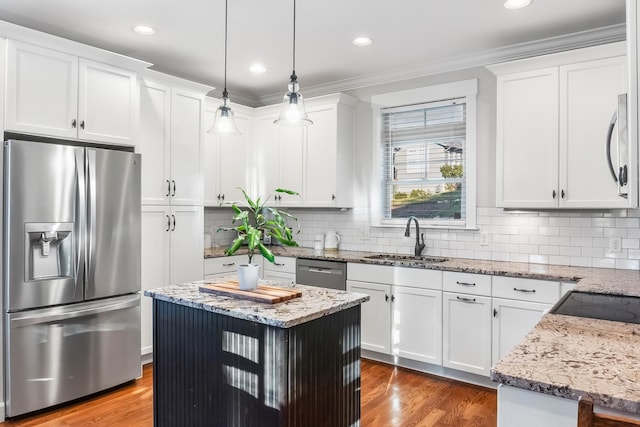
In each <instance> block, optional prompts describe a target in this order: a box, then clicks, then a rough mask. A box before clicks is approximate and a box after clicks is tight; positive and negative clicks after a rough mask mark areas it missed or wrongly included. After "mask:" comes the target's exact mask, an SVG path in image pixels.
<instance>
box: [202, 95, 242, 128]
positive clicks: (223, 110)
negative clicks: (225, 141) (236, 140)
mask: <svg viewBox="0 0 640 427" xmlns="http://www.w3.org/2000/svg"><path fill="white" fill-rule="evenodd" d="M222 99H223V104H222V105H221V106H219V107H218V109H217V110H216V115H215V117H214V118H213V125H211V127H210V128H209V130H208V131H207V133H215V134H218V135H240V130H239V129H238V125H236V119H235V117H234V115H233V110H231V107H228V106H227V101H228V98H222Z"/></svg>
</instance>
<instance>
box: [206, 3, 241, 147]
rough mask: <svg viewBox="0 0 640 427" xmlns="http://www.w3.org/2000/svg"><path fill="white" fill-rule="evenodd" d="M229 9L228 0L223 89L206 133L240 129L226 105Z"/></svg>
mask: <svg viewBox="0 0 640 427" xmlns="http://www.w3.org/2000/svg"><path fill="white" fill-rule="evenodd" d="M228 10H229V0H225V2H224V90H223V91H222V105H221V106H220V107H218V109H217V110H216V115H215V117H214V118H213V125H211V128H210V129H209V130H208V131H207V133H215V134H220V135H239V134H240V131H239V130H238V126H237V125H236V119H235V117H234V115H233V111H232V110H231V107H229V106H227V102H229V93H228V92H227V15H228Z"/></svg>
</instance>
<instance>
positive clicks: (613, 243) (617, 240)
mask: <svg viewBox="0 0 640 427" xmlns="http://www.w3.org/2000/svg"><path fill="white" fill-rule="evenodd" d="M609 252H615V253H619V252H622V237H609Z"/></svg>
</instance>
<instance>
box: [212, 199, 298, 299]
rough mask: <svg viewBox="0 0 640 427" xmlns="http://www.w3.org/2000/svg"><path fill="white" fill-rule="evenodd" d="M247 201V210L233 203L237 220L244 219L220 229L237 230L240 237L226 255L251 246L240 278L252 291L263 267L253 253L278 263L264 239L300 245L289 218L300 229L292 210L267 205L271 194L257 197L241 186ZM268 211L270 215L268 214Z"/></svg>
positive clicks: (234, 220) (242, 283)
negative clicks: (245, 246)
mask: <svg viewBox="0 0 640 427" xmlns="http://www.w3.org/2000/svg"><path fill="white" fill-rule="evenodd" d="M240 191H242V194H243V195H244V198H245V201H246V203H247V206H246V209H244V210H243V209H240V207H238V205H237V204H236V203H233V204H232V205H231V209H233V214H234V215H233V223H236V222H240V224H238V225H237V226H234V227H220V228H218V229H217V231H236V232H237V233H238V236H237V237H236V238H235V239H234V240H233V242H232V243H231V246H229V247H228V248H227V250H226V251H225V252H224V253H225V255H233V254H235V253H236V252H237V251H238V249H240V247H242V245H244V244H246V245H247V255H248V256H249V263H248V264H240V265H239V266H238V280H239V282H240V289H243V290H252V289H255V288H256V286H257V285H258V276H259V268H260V266H259V265H258V264H253V263H252V262H251V261H252V260H253V255H255V254H256V253H258V252H259V253H260V254H262V256H263V257H264V258H265V259H266V260H267V261H269V262H271V263H273V262H275V257H274V255H273V252H271V250H270V249H269V248H268V247H266V246H265V245H264V243H263V238H264V237H265V236H269V237H270V238H271V239H272V241H273V240H275V241H276V242H279V243H280V244H282V245H285V246H298V244H297V243H296V242H295V240H293V230H292V228H291V227H289V226H288V225H287V219H291V220H293V221H295V222H296V225H297V226H298V232H300V231H299V228H300V227H299V224H298V219H297V218H296V217H294V216H293V215H291V214H289V213H288V212H284V211H281V210H280V209H276V208H271V207H265V204H266V203H267V201H268V200H269V199H270V198H271V195H269V196H268V197H267V198H266V199H265V200H264V201H261V200H260V197H258V198H257V199H256V200H253V199H252V198H251V197H249V195H248V194H247V192H246V191H244V190H243V189H240ZM275 192H276V193H285V194H290V195H298V193H296V192H295V191H291V190H285V189H282V188H278V189H276V190H275ZM266 214H269V215H268V216H267V215H266Z"/></svg>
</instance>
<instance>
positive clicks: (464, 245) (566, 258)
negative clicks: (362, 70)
mask: <svg viewBox="0 0 640 427" xmlns="http://www.w3.org/2000/svg"><path fill="white" fill-rule="evenodd" d="M291 213H292V214H293V215H294V216H296V217H298V219H299V222H300V228H301V232H300V234H299V235H298V236H297V238H296V240H297V241H298V243H299V244H300V245H301V246H307V247H310V246H312V244H313V238H314V235H315V234H322V233H325V232H326V231H327V230H329V229H331V230H336V231H337V232H338V234H340V236H341V237H342V240H341V242H340V247H341V248H342V249H347V250H358V251H371V252H389V253H398V254H412V253H413V247H414V244H415V235H414V233H415V231H414V229H412V230H411V233H412V236H411V237H410V238H405V237H404V226H399V227H375V226H372V225H371V219H370V217H371V212H370V209H369V208H368V207H366V206H365V207H362V206H360V207H356V208H354V209H352V210H349V211H346V212H341V211H338V210H305V209H296V210H291ZM230 218H231V210H230V209H229V208H207V209H205V215H204V225H205V226H204V231H205V232H207V233H212V243H213V244H214V245H217V246H225V245H228V244H229V243H230V242H231V241H232V240H233V237H234V233H232V232H223V233H216V232H215V230H216V229H217V228H218V227H220V226H230V225H231V219H230ZM477 224H478V228H479V230H480V231H477V230H475V231H467V230H455V229H445V230H443V229H429V228H424V229H423V228H421V233H424V235H425V242H426V243H427V248H426V250H425V252H424V253H425V254H429V255H433V256H448V257H460V258H471V259H483V260H495V261H510V262H525V263H526V262H532V263H534V262H535V263H542V264H559V265H579V266H587V267H588V266H593V267H601V268H624V269H639V266H640V210H630V211H628V212H627V211H610V212H590V211H584V212H575V211H571V212H558V211H546V212H524V213H522V212H517V213H516V212H504V211H503V210H502V209H499V208H493V207H480V208H478V209H477ZM421 225H422V224H421ZM362 230H368V231H369V235H370V238H368V239H362V238H361V237H360V236H361V235H362ZM480 232H486V233H489V235H490V239H489V245H486V246H485V245H480ZM610 237H621V238H622V247H623V251H622V252H620V253H609V252H608V248H609V238H610Z"/></svg>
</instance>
